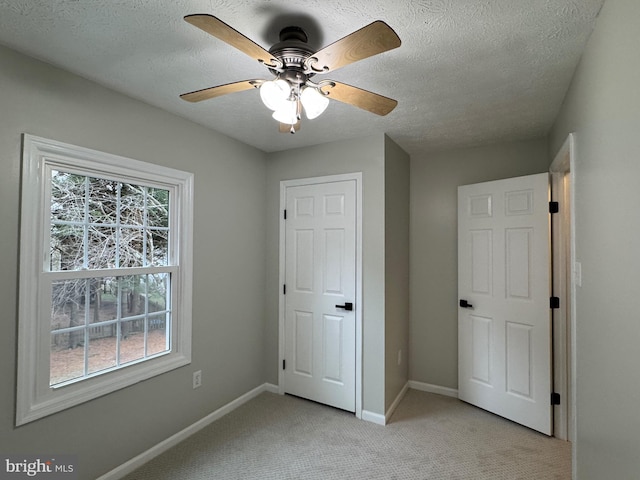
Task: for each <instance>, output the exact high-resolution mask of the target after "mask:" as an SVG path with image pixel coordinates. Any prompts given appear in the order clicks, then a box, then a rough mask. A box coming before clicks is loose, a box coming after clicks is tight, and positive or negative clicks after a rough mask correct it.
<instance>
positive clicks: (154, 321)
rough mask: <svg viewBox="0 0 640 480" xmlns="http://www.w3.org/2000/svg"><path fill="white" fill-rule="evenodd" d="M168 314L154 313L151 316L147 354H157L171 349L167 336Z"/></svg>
mask: <svg viewBox="0 0 640 480" xmlns="http://www.w3.org/2000/svg"><path fill="white" fill-rule="evenodd" d="M167 316H168V315H166V314H163V315H154V316H151V317H149V330H148V331H149V333H148V337H147V355H155V354H156V353H162V352H166V351H168V350H169V342H168V340H169V339H168V338H167Z"/></svg>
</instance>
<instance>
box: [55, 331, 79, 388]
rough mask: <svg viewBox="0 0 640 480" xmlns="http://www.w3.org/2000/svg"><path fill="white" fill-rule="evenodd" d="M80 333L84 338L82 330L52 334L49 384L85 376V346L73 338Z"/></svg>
mask: <svg viewBox="0 0 640 480" xmlns="http://www.w3.org/2000/svg"><path fill="white" fill-rule="evenodd" d="M80 335H81V336H82V338H83V339H84V335H83V334H82V331H80V332H68V333H57V334H53V335H51V353H50V357H49V360H50V371H49V385H56V384H58V383H62V382H66V381H68V380H73V379H75V378H79V377H83V376H84V346H83V345H82V344H79V345H78V344H77V343H76V342H75V341H72V340H71V338H76V339H77V338H78V336H80ZM70 345H76V346H75V347H73V348H72V347H70Z"/></svg>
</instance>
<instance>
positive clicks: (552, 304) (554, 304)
mask: <svg viewBox="0 0 640 480" xmlns="http://www.w3.org/2000/svg"><path fill="white" fill-rule="evenodd" d="M549 308H560V298H559V297H551V298H550V299H549Z"/></svg>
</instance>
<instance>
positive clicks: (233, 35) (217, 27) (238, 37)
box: [184, 13, 279, 67]
mask: <svg viewBox="0 0 640 480" xmlns="http://www.w3.org/2000/svg"><path fill="white" fill-rule="evenodd" d="M184 19H185V21H186V22H188V23H190V24H191V25H193V26H195V27H198V28H199V29H201V30H204V31H205V32H207V33H208V34H209V35H213V36H214V37H216V38H219V39H220V40H222V41H223V42H226V43H228V44H229V45H231V46H232V47H235V48H237V49H238V50H240V51H241V52H243V53H245V54H247V55H249V56H250V57H251V58H254V59H256V60H257V61H259V62H260V63H264V64H265V65H267V66H268V67H276V66H278V65H279V62H278V60H276V59H274V58H273V55H271V54H270V53H269V52H268V51H267V50H265V49H264V48H262V47H261V46H260V45H258V44H257V43H255V42H254V41H253V40H250V39H249V38H247V37H245V36H244V35H243V34H241V33H240V32H238V31H237V30H236V29H234V28H233V27H230V26H229V25H227V24H226V23H224V22H223V21H222V20H220V19H218V18H216V17H214V16H213V15H208V14H204V13H202V14H196V15H187V16H186V17H184Z"/></svg>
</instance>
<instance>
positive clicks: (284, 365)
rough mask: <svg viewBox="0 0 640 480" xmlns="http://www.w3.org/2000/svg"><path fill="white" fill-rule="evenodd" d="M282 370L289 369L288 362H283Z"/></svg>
mask: <svg viewBox="0 0 640 480" xmlns="http://www.w3.org/2000/svg"><path fill="white" fill-rule="evenodd" d="M282 369H283V370H286V369H287V361H286V360H282Z"/></svg>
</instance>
